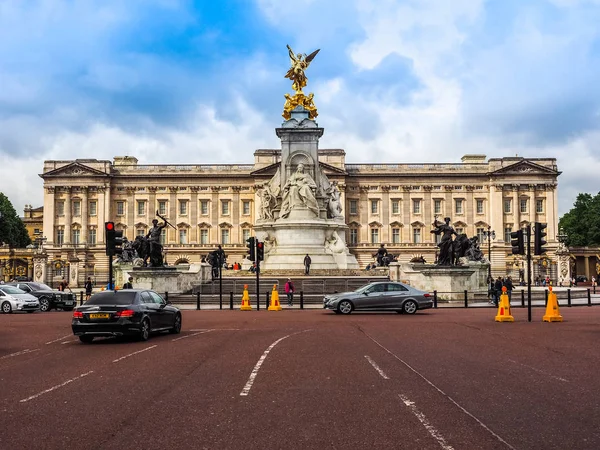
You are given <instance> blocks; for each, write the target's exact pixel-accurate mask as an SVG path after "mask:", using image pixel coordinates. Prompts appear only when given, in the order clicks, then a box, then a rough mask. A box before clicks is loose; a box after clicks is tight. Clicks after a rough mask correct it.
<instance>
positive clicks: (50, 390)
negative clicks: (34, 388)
mask: <svg viewBox="0 0 600 450" xmlns="http://www.w3.org/2000/svg"><path fill="white" fill-rule="evenodd" d="M90 373H94V371H93V370H90V371H89V372H86V373H82V374H81V375H77V376H76V377H75V378H71V379H70V380H67V381H65V382H64V383H61V384H57V385H56V386H52V387H51V388H50V389H46V390H45V391H42V392H39V393H37V394H35V395H32V396H31V397H27V398H24V399H23V400H19V402H20V403H25V402H28V401H29V400H34V399H36V398H38V397H39V396H40V395H44V394H47V393H48V392H52V391H54V390H56V389H58V388H61V387H63V386H66V385H67V384H69V383H72V382H73V381H75V380H78V379H80V378H83V377H87V376H88V375H89V374H90Z"/></svg>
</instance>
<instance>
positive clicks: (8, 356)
mask: <svg viewBox="0 0 600 450" xmlns="http://www.w3.org/2000/svg"><path fill="white" fill-rule="evenodd" d="M39 350H40V349H39V348H35V349H33V350H29V349H28V348H26V349H25V350H21V351H19V352H15V353H11V354H10V355H4V356H2V357H0V359H6V358H12V357H13V356H20V355H25V354H26V353H33V352H37V351H39Z"/></svg>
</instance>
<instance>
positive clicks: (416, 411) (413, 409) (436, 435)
mask: <svg viewBox="0 0 600 450" xmlns="http://www.w3.org/2000/svg"><path fill="white" fill-rule="evenodd" d="M398 395H399V396H400V398H401V399H402V401H403V402H404V404H405V405H406V406H408V409H410V412H411V413H413V415H414V416H415V417H416V418H417V419H419V422H421V424H422V425H423V426H424V427H425V429H426V430H427V432H428V433H429V434H430V435H431V436H432V437H433V438H434V439H435V440H436V441H437V442H438V444H440V447H442V448H443V449H444V450H454V447H452V446H451V445H450V444H448V443H447V442H446V439H444V436H442V433H440V432H439V431H438V430H437V429H436V428H435V427H434V426H433V425H431V423H430V422H429V420H427V417H425V414H423V413H422V412H421V411H419V409H418V408H417V407H416V406H415V402H412V401H410V400H409V399H408V398H407V397H405V396H404V395H402V394H398Z"/></svg>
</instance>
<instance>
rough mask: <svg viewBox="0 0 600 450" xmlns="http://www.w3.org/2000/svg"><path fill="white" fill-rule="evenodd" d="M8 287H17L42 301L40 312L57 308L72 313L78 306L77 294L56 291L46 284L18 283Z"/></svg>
mask: <svg viewBox="0 0 600 450" xmlns="http://www.w3.org/2000/svg"><path fill="white" fill-rule="evenodd" d="M8 285H9V286H15V287H16V288H18V289H21V290H22V291H25V292H27V293H28V294H31V295H33V296H34V297H37V298H38V300H39V301H40V311H44V312H45V311H50V310H51V309H57V308H60V309H62V310H64V311H72V310H73V308H75V305H76V304H77V299H76V298H75V294H73V293H72V292H62V291H56V290H54V289H52V288H51V287H50V286H48V285H46V284H44V283H36V282H33V281H17V282H12V283H8Z"/></svg>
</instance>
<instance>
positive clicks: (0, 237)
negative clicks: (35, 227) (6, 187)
mask: <svg viewBox="0 0 600 450" xmlns="http://www.w3.org/2000/svg"><path fill="white" fill-rule="evenodd" d="M0 214H2V216H1V217H0V242H1V243H3V244H8V245H10V246H11V247H15V248H24V247H26V246H28V245H29V244H31V238H30V237H29V234H28V233H27V229H26V228H25V224H24V223H23V221H22V220H21V219H20V217H19V216H18V215H17V212H16V211H15V208H13V205H12V203H11V202H10V200H9V199H8V197H7V196H6V195H4V194H3V193H2V192H0Z"/></svg>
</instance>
